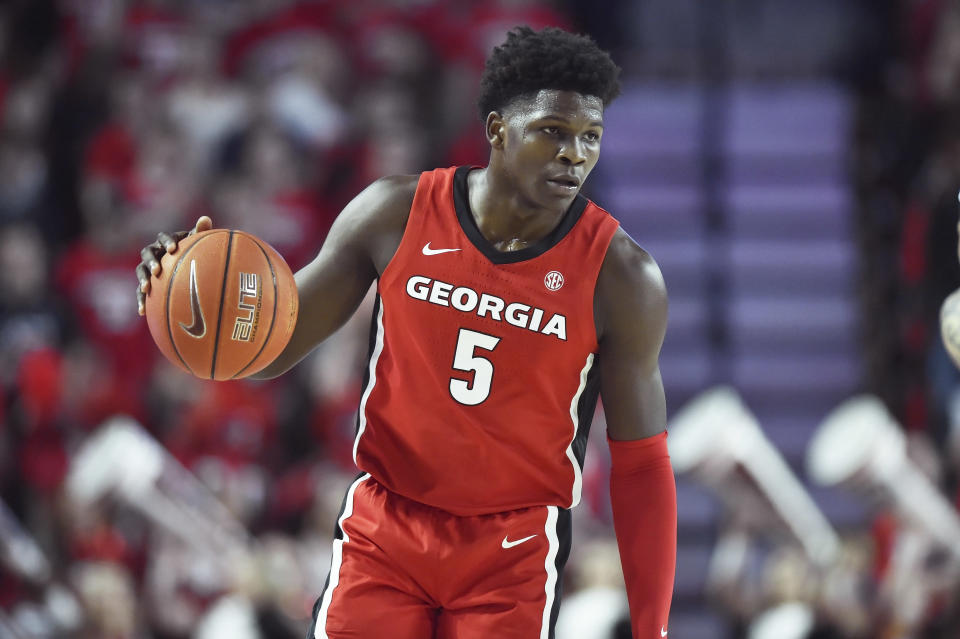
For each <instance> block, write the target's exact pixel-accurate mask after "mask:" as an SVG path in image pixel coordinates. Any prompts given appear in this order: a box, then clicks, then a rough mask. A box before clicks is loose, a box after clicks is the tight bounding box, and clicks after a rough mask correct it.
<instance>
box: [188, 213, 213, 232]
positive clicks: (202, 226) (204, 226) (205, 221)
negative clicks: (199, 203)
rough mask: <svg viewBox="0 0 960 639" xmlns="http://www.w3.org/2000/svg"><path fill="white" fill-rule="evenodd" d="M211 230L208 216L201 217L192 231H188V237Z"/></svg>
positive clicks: (211, 225)
mask: <svg viewBox="0 0 960 639" xmlns="http://www.w3.org/2000/svg"><path fill="white" fill-rule="evenodd" d="M212 228H213V220H211V219H210V216H209V215H201V216H200V217H198V218H197V223H196V224H195V225H194V227H193V230H192V231H190V235H193V234H194V233H203V232H204V231H209V230H210V229H212Z"/></svg>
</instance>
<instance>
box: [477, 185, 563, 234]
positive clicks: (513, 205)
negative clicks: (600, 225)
mask: <svg viewBox="0 0 960 639" xmlns="http://www.w3.org/2000/svg"><path fill="white" fill-rule="evenodd" d="M467 197H468V198H469V201H470V211H471V213H472V214H473V219H474V221H475V222H476V224H477V228H478V229H480V233H481V234H482V235H483V237H484V238H485V239H486V240H487V241H488V242H490V244H492V245H493V246H494V248H496V249H497V250H499V251H516V250H520V249H522V248H526V247H527V246H529V245H531V244H533V243H535V242H537V241H538V240H540V239H542V238H544V237H546V236H547V235H548V234H549V233H550V231H552V230H553V229H554V228H556V226H557V224H559V223H560V220H562V219H563V216H564V214H565V213H566V209H559V208H558V209H545V208H542V207H538V206H537V205H535V204H534V203H532V202H530V201H529V200H527V199H526V198H524V197H523V196H522V194H521V193H520V192H519V191H518V190H517V189H516V188H514V187H513V186H512V185H511V184H510V183H509V182H507V181H506V180H502V179H500V178H499V176H498V174H497V172H496V171H491V170H490V167H487V168H485V169H480V170H476V171H471V172H470V173H469V175H468V176H467Z"/></svg>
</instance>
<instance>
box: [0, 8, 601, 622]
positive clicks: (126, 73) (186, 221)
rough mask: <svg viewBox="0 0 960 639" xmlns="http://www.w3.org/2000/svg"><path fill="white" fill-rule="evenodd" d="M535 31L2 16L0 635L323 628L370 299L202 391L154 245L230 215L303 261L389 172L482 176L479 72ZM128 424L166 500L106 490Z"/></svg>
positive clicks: (338, 15)
mask: <svg viewBox="0 0 960 639" xmlns="http://www.w3.org/2000/svg"><path fill="white" fill-rule="evenodd" d="M522 23H523V24H530V25H531V26H533V27H535V28H542V27H544V26H548V25H556V26H568V27H569V26H570V25H571V21H570V18H569V17H567V15H566V14H565V13H563V12H562V11H560V10H558V9H557V8H556V7H554V6H553V5H552V4H550V3H548V2H542V1H539V0H509V1H507V0H505V1H489V0H484V1H476V2H473V1H471V2H444V1H424V0H350V1H345V0H314V1H302V2H295V1H293V0H13V1H9V2H4V3H2V4H0V498H2V500H0V637H4V639H6V638H7V637H14V638H23V639H25V638H27V637H30V638H41V637H43V638H46V637H49V638H54V637H56V638H58V639H59V638H68V637H91V638H93V637H97V638H109V639H126V638H133V637H153V638H156V639H160V638H176V637H223V636H231V637H235V638H237V637H264V638H269V637H299V636H302V635H303V633H304V632H305V629H306V627H307V624H308V620H309V617H310V611H311V607H312V604H313V599H314V598H315V597H316V596H317V595H318V594H319V592H320V591H321V589H322V587H323V584H324V580H325V578H326V575H327V571H328V569H329V557H330V542H331V535H332V531H333V525H334V520H335V518H336V516H337V513H338V510H339V507H340V500H341V499H342V496H343V493H344V490H345V488H346V486H347V485H348V483H349V480H350V478H351V477H352V476H353V474H354V473H355V468H354V466H353V462H352V454H351V452H352V445H353V437H354V428H355V414H356V407H357V404H358V400H359V391H360V379H361V375H360V372H361V369H362V365H363V360H364V359H365V357H366V344H367V338H366V335H367V331H368V326H369V324H368V322H369V317H370V305H369V303H368V304H366V305H365V306H364V307H363V308H361V309H360V311H359V312H358V314H357V318H356V319H355V320H354V321H352V322H351V323H350V324H349V325H348V326H347V327H345V328H344V329H343V330H342V331H341V332H340V333H339V334H338V335H337V336H336V337H335V338H333V339H331V340H329V341H328V342H327V343H325V344H324V345H323V346H322V347H321V348H320V349H318V351H317V352H316V353H315V354H313V355H312V356H311V357H310V358H308V360H307V361H305V362H304V363H303V364H301V365H300V366H299V367H298V368H297V369H296V370H295V371H294V372H292V373H290V374H287V375H285V376H283V377H282V378H280V379H277V380H273V381H271V382H256V383H250V382H244V381H236V382H229V383H213V382H205V381H201V380H198V379H193V378H190V377H188V376H186V375H184V374H183V373H181V372H179V371H177V370H176V369H175V368H174V367H172V366H171V365H170V364H169V363H168V362H166V361H165V360H164V359H163V358H162V357H161V356H160V355H159V351H158V350H157V348H156V347H155V346H154V345H153V343H152V341H151V339H150V336H149V333H148V331H147V328H146V323H145V322H144V320H143V319H142V318H140V317H138V315H137V308H136V300H135V295H134V290H135V289H134V287H135V285H136V280H135V276H134V270H133V269H134V267H135V266H136V264H137V263H138V262H139V260H140V258H139V250H140V248H141V247H143V246H145V245H146V244H148V243H150V242H151V241H153V240H154V239H155V236H156V233H157V232H158V231H174V230H180V229H188V228H190V227H192V226H193V223H194V221H195V219H196V218H197V216H198V215H200V214H209V215H210V216H211V217H212V218H213V220H214V222H215V225H216V226H218V227H228V228H242V229H244V230H246V231H249V232H252V233H254V234H256V235H258V236H259V237H261V238H263V239H265V240H266V241H268V242H269V243H270V244H272V245H273V246H274V247H275V248H277V249H278V251H280V253H281V254H283V255H284V257H285V258H286V260H287V261H288V263H289V265H290V266H291V268H292V269H294V270H297V269H299V268H300V267H302V266H303V265H304V264H306V263H307V262H308V261H309V260H310V259H312V257H313V256H314V255H315V254H316V252H317V250H318V249H319V247H320V245H321V243H322V241H323V239H324V236H325V234H326V232H327V230H328V228H329V226H330V224H331V222H332V219H333V217H334V216H335V215H336V214H337V213H338V212H339V210H340V209H341V207H342V206H343V205H344V204H345V203H346V202H347V201H348V200H349V199H350V198H351V197H352V196H353V195H355V194H356V193H357V192H358V191H359V190H361V189H362V188H363V187H364V186H365V185H366V184H368V183H369V182H371V181H373V180H374V179H376V178H377V177H380V176H382V175H388V174H397V173H416V172H419V171H421V170H425V169H428V168H432V167H433V166H441V165H443V166H445V165H451V164H471V163H472V164H484V163H485V161H486V156H487V153H486V151H485V146H484V145H485V143H484V139H483V136H482V134H481V128H480V126H481V125H480V123H479V121H478V119H477V115H476V108H475V106H474V101H475V100H474V98H475V94H476V90H477V85H478V80H479V74H480V72H481V70H482V65H483V61H484V59H485V57H486V54H487V53H488V51H489V49H490V47H491V46H492V45H493V44H494V43H496V42H498V41H500V40H502V38H503V36H504V34H505V32H506V30H507V29H509V28H511V27H513V26H515V25H517V24H522ZM115 416H124V418H123V419H124V420H126V421H124V422H123V428H122V429H120V431H118V432H121V433H125V435H117V437H121V436H128V438H129V437H134V438H135V440H136V441H139V442H140V443H141V444H142V449H143V450H142V452H143V456H144V457H143V459H145V460H148V461H149V463H148V462H147V461H143V462H141V463H142V464H143V465H144V468H145V469H146V468H150V467H152V466H151V464H154V465H156V466H157V468H159V469H160V470H159V471H158V472H157V474H156V475H149V472H148V471H147V470H145V469H144V470H143V473H144V475H145V476H147V475H149V476H151V477H153V481H155V484H156V485H155V486H154V488H156V491H154V492H150V491H149V490H148V491H147V492H146V493H138V494H137V495H136V496H135V497H133V496H131V495H130V494H129V493H128V492H124V491H126V490H127V489H126V488H124V489H120V488H118V486H117V482H118V480H117V477H107V478H104V476H103V475H102V473H104V472H108V470H107V469H118V468H122V463H121V462H123V461H124V459H120V460H118V459H116V458H112V457H111V456H110V454H111V453H110V450H113V449H112V448H111V446H112V444H111V443H109V442H108V443H106V444H103V445H101V446H100V447H99V448H98V447H97V446H95V445H94V442H95V440H96V437H94V435H97V434H103V432H104V431H105V427H104V426H103V424H104V423H105V422H108V423H109V422H110V420H111V418H113V417H115ZM600 428H601V429H602V426H600ZM111 432H112V431H111ZM131 433H134V434H133V435H131ZM111 441H112V440H111ZM101 443H102V442H101ZM81 451H86V452H85V453H84V455H85V456H86V457H85V459H88V462H89V463H88V464H87V467H88V471H82V470H80V471H78V470H77V466H78V463H79V462H78V459H79V458H80V457H81ZM131 454H132V453H131ZM118 464H119V465H118ZM89 468H94V469H99V470H97V471H96V472H94V471H89ZM90 472H93V475H92V476H91V475H90ZM110 472H113V471H110ZM117 472H120V471H119V470H117ZM98 473H100V474H98ZM74 475H76V476H74ZM104 482H106V483H104ZM111 482H113V483H111ZM145 490H146V489H145ZM151 490H153V489H151ZM91 491H92V492H91ZM595 492H597V491H595ZM602 492H603V491H599V493H600V494H602ZM205 495H206V497H205ZM208 497H212V498H215V501H216V502H219V503H220V504H222V505H223V506H225V510H223V511H222V512H221V511H219V510H217V508H216V507H214V506H211V505H210V504H211V502H210V501H209V499H208ZM165 500H166V501H165ZM167 502H170V503H167ZM171 508H173V509H174V511H175V512H180V511H182V512H181V513H180V516H179V517H175V516H174V515H172V514H171V512H170V509H171ZM176 509H179V511H177V510H176ZM214 512H216V513H218V514H217V515H216V516H214V514H213V513H214ZM185 513H186V514H185ZM597 516H598V517H599V520H600V521H601V522H603V523H601V524H600V528H602V529H603V530H604V531H605V530H606V529H607V526H608V523H607V522H605V520H604V519H603V518H604V517H605V516H606V515H605V514H604V513H602V512H599V511H598V515H597ZM208 520H209V521H208ZM171 521H172V522H178V523H171ZM198 521H200V523H197V522H198ZM191 522H192V523H191ZM205 522H206V523H205ZM207 524H210V525H214V526H216V527H218V529H219V530H223V531H226V530H233V531H234V533H230V534H228V533H226V532H223V534H222V535H219V536H220V537H222V538H223V539H225V540H230V542H231V543H230V544H228V545H229V546H230V549H231V550H230V552H227V551H217V550H216V549H214V550H211V547H209V546H203V544H202V543H201V542H202V538H203V535H202V534H201V532H200V531H201V530H202V529H203V527H204V526H206V525H207ZM197 526H199V528H197V530H196V531H195V530H194V529H195V528H196V527H197ZM234 542H235V543H234ZM223 543H227V542H225V541H224V542H223ZM231 544H232V545H231ZM602 546H603V545H602V544H601V547H602ZM31 549H33V551H34V552H31ZM218 552H220V555H219V556H218ZM590 552H596V553H599V555H601V556H606V557H607V561H608V563H609V562H610V561H612V562H613V564H612V565H614V566H616V565H617V564H616V556H615V553H614V555H613V556H612V557H611V556H610V553H609V552H606V554H604V551H603V550H602V549H601V550H590ZM224 556H229V557H231V561H230V562H227V563H228V564H229V565H225V564H224V562H222V561H220V560H221V559H222V558H223V557H224ZM31 558H32V559H31ZM613 572H614V573H615V572H616V571H615V570H614V571H613ZM610 578H611V577H609V576H604V577H602V579H607V580H609V579H610ZM612 578H613V579H614V581H615V580H616V578H617V577H616V575H615V574H614V576H613V577H612Z"/></svg>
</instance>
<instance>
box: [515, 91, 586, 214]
mask: <svg viewBox="0 0 960 639" xmlns="http://www.w3.org/2000/svg"><path fill="white" fill-rule="evenodd" d="M502 124H503V127H504V129H503V130H504V138H503V147H502V156H501V159H502V164H503V168H504V169H506V172H507V175H508V176H509V177H510V179H511V181H512V182H513V183H514V186H515V187H516V188H517V189H518V190H519V191H520V193H521V195H522V196H523V197H524V199H526V200H528V201H529V202H530V204H532V205H534V206H540V207H546V208H557V207H558V206H562V207H564V208H565V207H566V206H569V205H570V203H571V202H572V201H573V199H574V198H575V197H576V195H577V193H579V192H580V187H581V186H583V183H584V182H585V181H586V179H587V176H588V175H590V171H592V170H593V167H594V166H596V164H597V160H598V159H599V157H600V138H601V136H602V135H603V101H602V100H600V98H598V97H595V96H591V95H582V94H580V93H576V92H573V91H558V90H553V89H551V90H542V91H540V92H539V93H537V94H536V95H535V96H533V97H531V98H526V99H520V100H516V101H514V102H513V103H512V104H511V105H510V106H509V107H507V108H506V109H504V114H503V123H502Z"/></svg>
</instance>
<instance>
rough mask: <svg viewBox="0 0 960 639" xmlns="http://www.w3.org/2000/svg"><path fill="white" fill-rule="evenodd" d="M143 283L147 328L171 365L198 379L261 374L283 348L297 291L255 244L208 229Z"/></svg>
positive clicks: (267, 249) (270, 254)
mask: <svg viewBox="0 0 960 639" xmlns="http://www.w3.org/2000/svg"><path fill="white" fill-rule="evenodd" d="M160 264H161V273H160V276H159V277H152V278H151V280H150V294H149V295H147V300H146V316H147V324H148V325H149V327H150V334H151V335H152V336H153V340H154V341H155V342H156V343H157V346H158V347H159V348H160V351H161V352H162V353H163V354H164V355H165V356H166V358H167V359H169V360H170V361H171V362H173V363H174V364H176V365H177V366H179V367H180V368H182V369H183V370H185V371H187V372H188V373H192V374H194V375H196V376H197V377H203V378H205V379H217V380H225V379H239V378H241V377H247V376H249V375H253V374H254V373H256V372H258V371H260V370H261V369H263V368H264V367H265V366H266V365H267V364H269V363H270V362H272V361H273V360H274V358H276V356H277V355H279V354H280V351H282V350H283V348H284V347H285V346H286V345H287V342H289V341H290V335H291V334H292V333H293V327H294V324H296V320H297V308H298V306H297V304H298V298H297V287H296V284H295V283H294V280H293V273H292V272H291V271H290V267H289V266H287V263H286V262H285V261H284V259H283V258H282V257H281V256H280V254H279V253H277V252H276V251H275V250H274V249H273V247H271V246H270V245H269V244H267V243H266V242H264V241H263V240H261V239H259V238H256V237H254V236H253V235H250V234H249V233H244V232H243V231H231V230H227V229H211V230H209V231H204V232H202V233H197V234H196V235H191V236H189V237H186V238H184V239H183V240H181V241H180V243H179V244H178V246H177V250H176V251H175V252H173V253H167V254H165V255H164V256H163V258H162V259H161V262H160Z"/></svg>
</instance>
